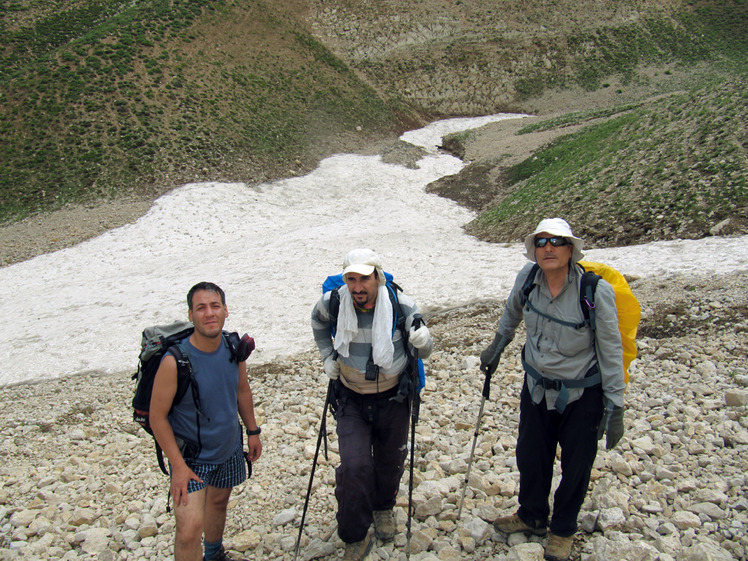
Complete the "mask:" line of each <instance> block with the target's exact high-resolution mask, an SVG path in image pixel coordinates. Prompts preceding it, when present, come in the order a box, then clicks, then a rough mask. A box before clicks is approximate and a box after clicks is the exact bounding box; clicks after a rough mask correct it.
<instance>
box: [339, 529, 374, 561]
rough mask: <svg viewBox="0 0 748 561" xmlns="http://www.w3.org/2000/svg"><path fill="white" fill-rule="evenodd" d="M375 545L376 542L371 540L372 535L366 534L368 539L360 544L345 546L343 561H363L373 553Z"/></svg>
mask: <svg viewBox="0 0 748 561" xmlns="http://www.w3.org/2000/svg"><path fill="white" fill-rule="evenodd" d="M373 545H374V542H373V541H372V539H371V534H366V537H365V538H364V539H363V540H361V541H360V542H354V543H347V544H345V553H344V554H343V561H363V559H364V558H365V557H366V556H367V555H369V553H370V552H371V548H372V546H373Z"/></svg>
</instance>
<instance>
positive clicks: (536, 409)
mask: <svg viewBox="0 0 748 561" xmlns="http://www.w3.org/2000/svg"><path fill="white" fill-rule="evenodd" d="M525 247H526V250H527V252H526V254H525V256H526V257H527V258H528V259H529V260H530V261H533V262H534V263H537V265H538V267H535V266H534V265H533V264H532V263H528V264H527V265H526V266H525V267H524V268H523V269H522V270H521V271H520V273H519V275H517V279H516V280H515V283H514V287H513V288H512V291H511V292H510V294H509V298H508V299H507V303H506V307H505V309H504V313H503V314H502V316H501V319H500V321H499V327H498V330H497V332H496V336H495V338H494V340H493V342H492V343H491V345H490V346H489V347H488V348H487V349H486V350H485V351H483V353H481V369H482V370H483V371H484V372H485V373H486V374H487V375H489V376H490V375H491V374H493V372H494V371H495V370H496V368H497V366H498V363H499V357H500V356H501V353H502V351H503V350H504V348H505V347H506V346H507V344H509V342H511V340H512V339H513V338H514V332H515V330H516V328H517V326H518V325H519V323H520V322H521V321H522V320H523V319H524V321H525V327H526V328H527V340H526V342H525V345H524V347H523V348H522V365H523V367H524V370H525V383H524V384H523V387H522V392H521V397H520V420H519V435H518V437H517V450H516V453H517V468H518V469H519V474H520V479H519V487H520V488H519V510H518V511H517V512H516V513H515V514H512V515H511V516H505V517H501V518H499V519H497V520H496V521H495V522H494V524H495V526H496V528H497V529H498V530H499V531H501V532H504V533H512V532H528V533H532V534H536V535H545V534H546V532H547V527H548V526H549V527H550V531H551V533H550V536H549V539H548V544H547V546H546V549H545V559H549V560H552V561H562V560H565V559H568V558H569V557H570V555H571V546H572V542H573V539H574V534H575V533H576V531H577V516H578V514H579V510H580V508H581V506H582V503H583V501H584V497H585V495H586V493H587V488H588V485H589V480H590V472H591V470H592V464H593V462H594V460H595V456H596V454H597V441H598V439H599V438H600V436H601V435H602V434H600V436H598V429H600V431H602V432H607V447H608V449H610V448H613V447H614V446H615V445H616V443H617V442H618V441H619V440H620V438H621V437H622V436H623V392H624V390H625V387H626V384H625V381H624V380H625V378H624V372H623V348H622V344H621V335H620V332H619V331H618V316H617V312H616V305H615V292H614V291H613V287H612V286H611V285H610V284H609V283H608V282H606V281H605V280H602V279H600V280H599V281H598V284H597V290H596V293H595V306H596V308H595V318H596V328H595V330H594V331H593V330H592V329H591V328H590V326H589V325H588V323H586V322H585V321H584V316H583V312H582V308H581V306H580V283H581V280H582V274H583V270H582V269H581V268H580V267H579V266H578V265H577V262H578V261H579V260H580V259H581V258H582V252H581V250H582V247H583V241H582V240H581V239H579V238H577V237H575V236H574V235H573V233H572V231H571V228H570V226H569V224H567V222H566V221H565V220H562V219H561V218H550V219H545V220H542V221H541V222H540V223H539V224H538V226H537V228H536V229H535V231H534V232H533V233H532V234H530V235H529V236H527V238H526V239H525ZM531 274H534V279H529V278H528V277H529V275H531ZM526 287H527V289H526ZM559 445H560V447H561V474H562V475H561V481H560V483H559V485H558V488H557V490H556V492H555V494H554V500H553V513H552V516H551V518H550V525H549V524H548V517H549V515H551V512H550V508H549V495H550V492H551V481H552V478H553V464H554V461H555V458H556V448H557V446H559Z"/></svg>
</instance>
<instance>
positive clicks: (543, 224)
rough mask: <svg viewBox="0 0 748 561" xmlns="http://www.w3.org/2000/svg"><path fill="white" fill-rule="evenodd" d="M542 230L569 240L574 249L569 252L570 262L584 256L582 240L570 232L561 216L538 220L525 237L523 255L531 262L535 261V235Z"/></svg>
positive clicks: (574, 261) (569, 227)
mask: <svg viewBox="0 0 748 561" xmlns="http://www.w3.org/2000/svg"><path fill="white" fill-rule="evenodd" d="M542 232H546V233H548V234H550V235H551V236H561V237H563V238H566V239H567V240H569V241H570V242H571V244H572V245H573V246H574V250H573V251H572V253H571V262H572V263H576V262H577V261H579V260H580V259H582V257H584V253H582V248H583V247H584V240H582V239H581V238H577V237H576V236H574V234H572V232H571V226H569V223H568V222H567V221H566V220H564V219H563V218H545V219H544V220H541V221H540V223H539V224H538V226H537V228H535V231H534V232H533V233H532V234H530V235H529V236H527V237H526V238H525V249H526V250H527V252H526V253H525V257H527V258H528V259H529V260H530V261H532V262H533V263H536V262H537V261H536V260H535V236H537V235H538V234H540V233H542Z"/></svg>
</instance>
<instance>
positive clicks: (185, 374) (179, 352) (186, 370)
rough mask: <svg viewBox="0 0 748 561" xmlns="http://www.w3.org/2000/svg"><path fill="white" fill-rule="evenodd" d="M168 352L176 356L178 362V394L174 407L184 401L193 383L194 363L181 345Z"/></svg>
mask: <svg viewBox="0 0 748 561" xmlns="http://www.w3.org/2000/svg"><path fill="white" fill-rule="evenodd" d="M168 352H170V353H171V354H172V355H173V356H174V360H176V361H177V393H175V394H174V401H173V403H172V407H174V405H176V404H177V403H179V402H180V401H182V398H183V397H184V394H186V393H187V389H188V388H189V386H190V383H191V382H192V363H191V362H190V357H189V356H188V355H187V351H186V350H185V348H184V346H183V345H182V344H181V343H176V344H174V345H172V346H171V347H169V349H168Z"/></svg>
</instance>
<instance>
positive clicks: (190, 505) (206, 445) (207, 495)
mask: <svg viewBox="0 0 748 561" xmlns="http://www.w3.org/2000/svg"><path fill="white" fill-rule="evenodd" d="M187 306H188V313H189V319H190V321H191V322H192V323H193V324H194V326H195V331H194V332H193V334H192V335H190V336H189V337H188V338H187V339H185V340H184V341H182V344H181V348H182V350H183V352H184V354H185V355H186V356H187V358H188V359H189V361H190V363H191V365H192V372H193V374H194V381H193V383H192V384H191V386H190V389H188V390H187V393H186V394H185V397H184V398H183V399H182V400H181V401H180V402H179V403H178V404H177V405H175V406H174V408H173V409H171V405H172V401H173V399H174V395H175V393H176V390H177V363H176V360H175V357H174V355H172V354H171V353H170V352H169V353H166V354H165V355H164V358H163V359H162V361H161V365H160V366H159V369H158V372H157V373H156V378H155V380H154V384H153V394H152V396H151V408H150V422H151V427H152V429H153V434H154V436H155V437H156V440H157V441H158V443H159V445H160V446H161V448H162V449H163V451H164V453H165V454H166V456H167V458H168V459H169V464H170V472H171V497H172V499H173V500H174V515H175V517H176V538H175V540H174V558H175V559H176V560H177V561H200V559H205V560H207V561H223V560H228V559H229V557H228V556H227V555H226V552H225V550H224V548H223V530H224V526H225V523H226V509H227V506H228V502H229V497H230V496H231V491H232V489H233V487H235V486H236V485H238V484H240V483H242V482H243V481H244V480H246V478H247V467H246V466H247V464H246V463H245V456H244V451H243V445H242V441H243V439H242V434H241V430H242V428H241V425H240V424H239V417H241V420H242V421H243V423H244V426H245V427H246V428H247V435H248V438H247V442H248V448H249V452H248V455H247V459H248V460H249V461H252V462H253V461H255V460H257V459H258V458H259V457H260V454H261V453H262V444H261V442H260V436H259V435H260V428H259V427H258V426H257V423H256V421H255V414H254V403H253V399H252V390H251V388H250V386H249V381H248V379H247V370H246V364H245V362H239V363H237V362H236V360H234V361H232V353H231V351H230V350H229V348H228V346H227V344H226V341H225V338H224V336H223V326H224V323H225V322H226V318H227V317H228V308H227V307H226V297H225V294H224V292H223V290H221V289H220V288H219V287H218V286H217V285H215V284H213V283H207V282H201V283H198V284H196V285H195V286H193V287H192V289H190V291H189V293H188V295H187ZM237 360H238V359H237ZM192 389H195V390H196V391H194V392H193V391H191V390H192ZM198 395H199V397H198V398H197V399H198V400H199V401H198V402H197V403H196V396H198ZM170 409H171V410H170ZM203 538H204V542H205V553H204V554H203V547H202V543H201V541H202V540H203Z"/></svg>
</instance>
